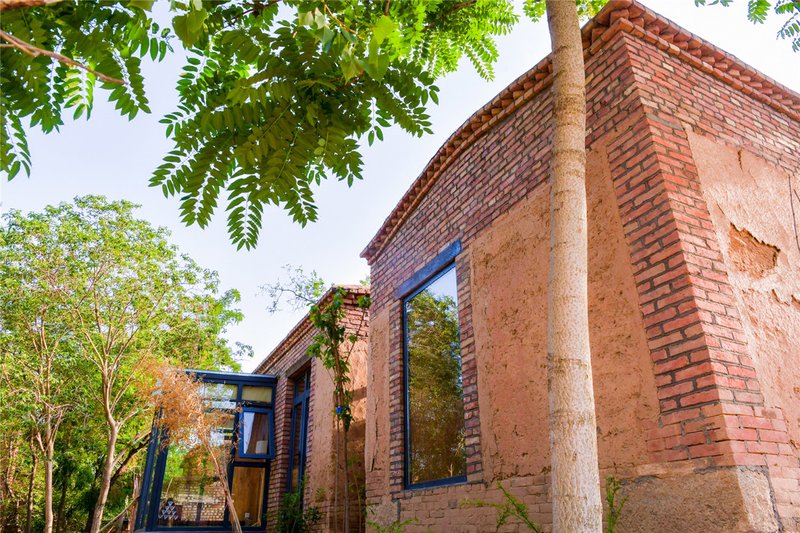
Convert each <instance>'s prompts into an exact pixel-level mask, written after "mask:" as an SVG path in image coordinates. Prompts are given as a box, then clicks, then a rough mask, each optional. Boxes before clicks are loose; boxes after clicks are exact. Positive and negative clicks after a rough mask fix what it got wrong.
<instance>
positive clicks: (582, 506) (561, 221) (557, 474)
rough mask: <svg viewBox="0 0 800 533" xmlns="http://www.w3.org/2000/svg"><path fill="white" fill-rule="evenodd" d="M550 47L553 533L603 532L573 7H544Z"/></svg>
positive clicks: (581, 80)
mask: <svg viewBox="0 0 800 533" xmlns="http://www.w3.org/2000/svg"><path fill="white" fill-rule="evenodd" d="M547 22H548V25H549V27H550V39H551V43H552V47H553V97H554V135H553V153H552V165H553V166H552V173H553V174H552V183H551V185H552V189H551V193H550V272H549V282H548V292H547V296H548V298H547V304H548V329H547V351H548V365H547V370H548V372H547V374H548V397H549V403H550V455H551V461H552V471H551V484H552V494H553V531H554V532H556V533H573V532H576V533H577V532H580V533H584V532H587V533H589V532H592V533H593V532H598V533H599V532H600V531H601V530H602V526H603V508H602V505H601V503H600V474H599V472H598V464H597V433H596V431H597V430H596V423H595V412H594V390H593V385H592V365H591V358H590V351H589V318H588V291H587V285H588V266H587V255H588V251H587V222H586V89H585V84H586V78H585V72H584V64H583V46H582V44H581V33H580V25H579V21H578V12H577V9H576V7H575V2H573V1H565V0H547Z"/></svg>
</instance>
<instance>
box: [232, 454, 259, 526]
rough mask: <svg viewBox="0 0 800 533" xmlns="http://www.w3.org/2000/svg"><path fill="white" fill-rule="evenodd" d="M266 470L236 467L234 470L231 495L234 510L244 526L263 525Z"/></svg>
mask: <svg viewBox="0 0 800 533" xmlns="http://www.w3.org/2000/svg"><path fill="white" fill-rule="evenodd" d="M265 474H266V470H264V469H263V468H247V467H243V466H236V467H234V468H233V483H232V484H231V495H232V496H233V508H234V509H236V516H238V517H239V522H240V523H241V524H242V526H260V525H261V506H262V504H263V502H264V477H265Z"/></svg>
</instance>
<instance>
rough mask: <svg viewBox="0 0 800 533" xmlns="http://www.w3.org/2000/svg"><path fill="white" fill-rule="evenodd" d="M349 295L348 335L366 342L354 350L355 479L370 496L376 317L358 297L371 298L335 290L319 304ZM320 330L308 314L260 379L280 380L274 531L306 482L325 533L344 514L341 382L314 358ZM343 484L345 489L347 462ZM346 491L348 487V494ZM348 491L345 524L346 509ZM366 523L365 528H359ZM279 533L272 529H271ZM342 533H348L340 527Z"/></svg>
mask: <svg viewBox="0 0 800 533" xmlns="http://www.w3.org/2000/svg"><path fill="white" fill-rule="evenodd" d="M339 289H341V290H342V291H343V292H344V295H345V298H344V306H343V307H344V309H345V313H346V317H345V319H344V321H343V322H342V325H344V326H345V328H346V331H347V333H348V334H355V335H357V336H358V338H359V339H358V341H357V342H356V343H355V345H354V346H353V349H352V350H349V347H348V351H350V365H351V369H352V372H351V380H352V383H351V386H352V390H353V400H354V401H353V406H352V410H353V417H354V421H353V424H352V426H351V428H350V432H349V434H350V437H349V440H350V449H349V456H350V458H351V465H350V467H351V480H352V478H353V477H355V478H356V479H355V483H356V486H357V487H360V488H361V489H360V490H363V482H364V481H363V480H364V465H363V463H362V461H361V460H360V459H362V458H363V455H364V408H365V402H366V369H367V362H366V358H367V329H368V327H369V317H368V313H367V311H366V310H365V309H362V308H361V307H359V305H358V299H359V298H360V297H362V296H368V295H369V290H368V289H366V288H364V287H362V286H349V285H348V286H338V287H334V288H332V289H330V290H329V291H328V292H327V293H326V294H325V295H324V296H323V297H322V298H321V299H320V301H319V303H318V305H320V306H325V305H327V304H328V303H329V302H330V300H331V298H332V297H333V294H334V292H335V291H336V290H339ZM317 333H318V332H317V330H316V328H315V327H314V325H313V324H312V323H311V320H310V319H309V317H308V315H306V316H305V317H304V318H303V319H302V320H301V321H300V322H299V323H298V324H297V325H296V326H295V327H294V328H293V329H292V330H291V331H290V332H289V334H288V335H287V336H286V337H285V338H284V339H283V340H282V341H281V342H280V344H278V346H277V347H276V348H275V349H274V350H273V351H272V352H271V353H270V354H269V355H268V356H267V357H266V358H265V359H264V361H262V362H261V364H259V365H258V367H257V368H256V369H255V370H254V373H255V374H267V375H273V376H275V377H276V378H277V385H276V391H275V398H276V400H275V407H274V409H275V455H274V457H273V459H272V461H271V465H270V470H271V475H270V479H269V487H268V501H267V509H268V510H269V512H270V516H269V521H270V524H271V525H274V521H275V512H276V511H277V509H278V508H279V507H280V502H281V499H282V498H283V495H284V494H285V493H286V492H288V491H293V490H297V487H298V481H299V480H302V479H305V480H306V486H305V487H304V493H305V494H304V505H305V507H306V508H308V507H309V506H314V507H317V508H318V509H319V510H320V511H321V512H322V520H321V521H320V522H319V523H318V527H317V529H318V530H319V531H333V530H335V529H336V528H335V527H334V521H335V520H336V517H337V514H336V513H334V512H333V510H334V509H335V500H336V496H335V486H336V479H335V476H336V465H337V461H336V448H337V433H336V429H335V420H334V415H333V409H334V400H333V380H332V379H331V376H330V375H329V371H328V370H327V369H325V368H324V366H323V365H322V362H321V361H320V360H319V359H311V358H310V357H309V356H308V352H307V350H308V347H309V346H310V345H311V343H312V342H313V338H314V336H315V335H316V334H317ZM340 457H341V458H340V462H339V464H340V472H339V484H340V485H339V486H340V487H343V478H342V475H341V468H343V465H344V459H343V457H344V456H343V455H341V456H340ZM342 490H343V489H342ZM357 490H359V489H355V488H354V490H353V491H351V492H352V493H353V496H352V504H351V530H352V531H363V529H364V528H363V520H361V518H360V517H361V513H359V509H358V496H357V494H356V491H357ZM342 494H343V492H342V493H340V496H339V500H338V506H339V509H340V511H339V514H338V516H339V523H340V524H341V516H342V515H341V513H342V512H343V509H344V506H343V503H342ZM359 523H360V527H359ZM270 530H271V528H270ZM339 530H341V528H339Z"/></svg>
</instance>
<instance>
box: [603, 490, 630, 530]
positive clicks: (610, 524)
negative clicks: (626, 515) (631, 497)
mask: <svg viewBox="0 0 800 533" xmlns="http://www.w3.org/2000/svg"><path fill="white" fill-rule="evenodd" d="M621 488H622V484H621V483H620V482H619V480H618V479H617V478H615V477H613V476H610V477H607V478H606V503H607V504H608V518H607V519H606V527H605V533H615V532H616V530H617V521H618V520H619V517H620V515H621V514H622V508H623V507H624V506H625V502H626V501H628V497H627V496H625V497H624V498H622V499H621V500H620V499H619V491H620V489H621Z"/></svg>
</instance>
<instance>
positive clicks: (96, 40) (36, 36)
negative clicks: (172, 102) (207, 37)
mask: <svg viewBox="0 0 800 533" xmlns="http://www.w3.org/2000/svg"><path fill="white" fill-rule="evenodd" d="M143 4H147V2H141V1H135V0H131V1H128V2H108V1H103V2H80V1H74V2H66V1H65V2H60V3H58V4H55V5H52V6H50V7H41V8H36V9H15V10H9V11H3V13H2V18H1V19H0V42H2V44H3V46H2V47H0V64H1V65H2V68H0V169H2V170H3V171H4V172H5V173H7V174H8V177H9V179H11V178H13V177H14V176H16V175H17V174H18V173H19V172H20V170H24V171H25V172H26V173H27V174H30V168H31V156H30V151H29V149H28V143H27V136H26V130H27V129H30V128H37V129H40V130H41V131H43V132H44V133H50V132H51V131H54V130H58V128H59V127H60V126H61V125H62V124H63V123H64V118H63V115H64V113H66V112H68V111H70V112H71V114H72V117H73V118H76V119H77V118H80V117H81V116H83V115H85V116H86V117H87V118H88V117H89V116H90V115H91V112H92V105H93V103H94V92H95V89H96V88H97V86H98V85H99V87H100V88H101V89H102V90H103V91H104V92H106V93H107V97H108V99H109V101H111V102H114V103H115V105H116V108H117V109H118V110H119V112H120V114H121V115H123V116H125V117H128V118H129V119H132V118H133V117H135V116H136V115H137V114H138V113H139V112H145V113H149V112H150V108H149V107H148V102H147V97H146V96H145V94H144V84H143V78H142V74H141V59H142V58H143V57H144V56H149V57H151V58H152V59H163V58H164V56H165V54H166V53H167V51H168V50H169V49H170V48H169V44H168V41H167V35H168V33H169V29H168V28H164V29H162V28H160V27H159V26H158V24H156V23H154V22H153V21H152V20H151V19H150V17H149V16H148V14H147V13H146V12H145V11H144V10H142V9H141V7H138V6H142V5H143ZM79 65H81V66H82V67H83V68H81V67H79Z"/></svg>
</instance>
